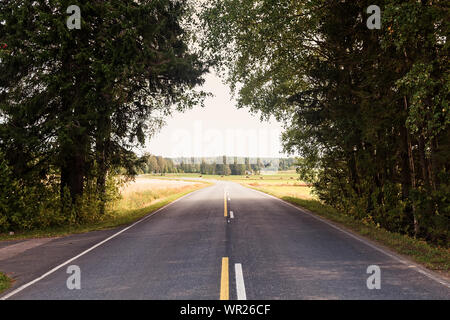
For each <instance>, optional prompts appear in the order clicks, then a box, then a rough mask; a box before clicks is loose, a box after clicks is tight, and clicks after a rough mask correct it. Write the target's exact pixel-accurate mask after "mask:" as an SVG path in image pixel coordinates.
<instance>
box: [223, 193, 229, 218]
mask: <svg viewBox="0 0 450 320" xmlns="http://www.w3.org/2000/svg"><path fill="white" fill-rule="evenodd" d="M223 215H224V217H227V216H228V211H227V194H226V193H224V194H223Z"/></svg>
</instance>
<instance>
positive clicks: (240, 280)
mask: <svg viewBox="0 0 450 320" xmlns="http://www.w3.org/2000/svg"><path fill="white" fill-rule="evenodd" d="M234 273H235V276H236V292H237V299H238V300H247V294H246V293H245V284H244V275H243V273H242V264H240V263H236V264H235V265H234Z"/></svg>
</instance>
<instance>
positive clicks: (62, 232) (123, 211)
mask: <svg viewBox="0 0 450 320" xmlns="http://www.w3.org/2000/svg"><path fill="white" fill-rule="evenodd" d="M209 185H210V183H208V182H198V184H197V185H194V186H191V187H186V188H179V189H174V190H175V193H174V192H173V191H174V190H170V189H165V190H164V191H163V192H160V194H159V195H158V196H160V197H159V198H157V199H155V194H154V193H152V192H150V191H149V192H147V191H143V192H139V193H138V194H137V196H136V194H133V195H132V196H127V197H125V198H124V199H123V200H122V201H121V202H120V203H119V204H118V205H117V208H118V209H117V210H115V212H114V213H113V214H109V215H108V216H106V217H105V219H103V220H102V221H100V222H95V223H86V224H82V225H72V226H61V227H54V228H48V229H39V230H30V231H24V232H18V233H16V234H14V235H8V234H0V241H2V240H22V239H30V238H46V237H57V236H66V235H70V234H77V233H86V232H89V231H96V230H104V229H111V228H115V227H119V226H122V225H127V224H130V223H132V222H135V221H136V220H139V219H140V218H142V217H144V216H145V215H147V214H149V213H152V212H154V211H156V210H158V209H159V208H161V207H163V206H165V205H167V204H169V203H170V202H173V201H175V200H176V199H178V198H180V197H182V196H184V195H186V194H188V193H191V192H193V191H196V190H199V189H202V188H204V187H207V186H209ZM0 281H1V280H0Z"/></svg>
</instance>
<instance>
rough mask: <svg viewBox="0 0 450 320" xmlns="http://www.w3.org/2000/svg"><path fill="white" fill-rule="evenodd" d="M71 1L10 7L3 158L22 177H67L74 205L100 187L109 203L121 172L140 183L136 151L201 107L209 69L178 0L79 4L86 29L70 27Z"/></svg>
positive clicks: (2, 78)
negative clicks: (180, 113) (164, 123)
mask: <svg viewBox="0 0 450 320" xmlns="http://www.w3.org/2000/svg"><path fill="white" fill-rule="evenodd" d="M70 4H71V2H70V1H66V0H61V1H56V2H55V1H50V0H47V1H39V2H36V1H18V0H6V1H2V2H1V3H0V21H3V22H4V23H0V34H1V35H2V41H4V42H6V43H8V48H9V50H8V52H6V51H5V52H3V51H2V52H0V55H1V56H0V59H1V62H0V68H1V71H2V72H1V74H0V112H1V114H2V115H3V116H4V118H5V119H6V121H5V122H3V123H1V124H0V126H1V127H0V149H1V150H3V151H4V153H5V157H6V159H7V160H8V163H9V164H10V165H11V166H12V168H13V170H14V172H15V174H17V175H18V176H19V177H21V178H22V179H24V181H25V180H30V179H31V180H33V179H39V178H40V179H42V178H45V177H47V176H48V174H49V173H50V172H51V170H56V172H57V173H58V174H59V176H60V187H61V194H63V193H64V190H65V189H68V190H69V192H70V194H71V198H72V201H73V202H74V203H75V202H76V200H77V199H78V198H81V197H82V196H83V193H84V189H85V187H86V186H87V185H88V184H89V183H90V182H94V183H95V184H96V186H97V187H96V188H97V189H96V192H97V193H98V194H99V197H100V199H101V200H102V203H104V202H105V184H106V179H107V176H108V174H109V173H110V172H112V170H113V169H114V168H118V167H125V168H128V173H129V174H133V169H132V168H133V159H134V158H133V155H132V152H131V149H132V147H133V146H134V145H136V144H137V143H140V144H143V143H144V141H145V137H146V135H147V134H149V133H152V132H154V131H155V130H156V129H157V128H159V126H160V125H161V119H160V118H158V117H154V116H153V115H154V114H155V113H156V112H158V113H160V114H165V115H167V114H170V112H171V110H173V106H174V105H176V106H177V108H178V109H179V110H184V109H185V108H188V107H191V106H192V105H193V104H195V103H197V102H199V101H201V99H202V97H203V93H198V94H196V93H194V92H193V91H192V90H191V89H192V88H194V87H195V86H196V85H199V84H201V83H202V82H203V80H202V78H201V77H202V75H203V74H204V73H205V72H206V70H207V68H206V66H205V64H204V63H203V62H202V60H201V59H200V57H199V55H198V54H197V53H195V52H194V51H193V50H191V49H190V48H189V47H188V43H189V41H190V40H189V34H188V32H187V31H186V30H184V29H183V27H182V26H181V21H182V19H184V17H186V15H187V14H189V13H190V11H189V10H190V9H189V7H188V3H187V2H183V1H176V0H173V1H171V0H157V1H154V0H152V1H150V0H143V1H139V2H136V1H132V0H126V1H118V0H113V1H95V2H92V1H87V0H82V1H78V6H79V7H80V8H81V12H82V25H81V26H82V28H81V30H68V28H67V27H66V26H65V18H66V17H67V15H66V12H65V11H66V8H67V7H68V6H69V5H70Z"/></svg>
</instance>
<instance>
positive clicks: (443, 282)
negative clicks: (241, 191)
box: [243, 187, 450, 288]
mask: <svg viewBox="0 0 450 320" xmlns="http://www.w3.org/2000/svg"><path fill="white" fill-rule="evenodd" d="M243 188H246V187H243ZM247 189H249V190H252V191H254V192H256V193H259V194H261V195H264V196H267V197H270V198H273V199H275V200H278V201H281V202H283V203H285V204H287V205H288V206H291V207H293V208H295V209H297V210H298V211H300V212H301V213H304V214H307V215H309V216H311V217H312V218H314V219H316V220H319V221H321V222H323V223H325V224H327V225H329V226H330V227H332V228H334V229H336V230H339V231H341V232H342V233H345V234H346V235H348V236H349V237H352V238H353V239H356V240H358V241H360V242H362V243H364V244H365V245H367V246H368V247H371V248H372V249H375V250H377V251H378V252H381V253H383V254H385V255H387V256H388V257H390V258H392V259H394V260H396V261H398V262H400V263H402V264H404V265H406V266H407V267H408V268H411V266H414V267H413V270H415V271H417V272H419V273H421V274H423V275H424V276H426V277H428V278H429V279H431V280H434V281H436V282H438V283H440V284H441V285H443V286H445V287H447V288H450V283H449V282H447V281H446V280H443V279H441V278H440V277H439V276H438V275H434V274H432V273H431V272H430V271H429V270H427V269H425V268H423V267H422V266H420V265H418V264H415V263H413V262H410V261H407V260H405V259H402V258H400V257H398V256H397V255H396V254H394V253H390V252H388V251H386V250H385V249H382V248H380V247H378V246H377V245H375V244H372V243H371V242H369V241H368V240H366V239H364V238H361V237H359V236H357V235H356V234H353V233H351V232H349V231H346V230H344V229H342V228H340V227H338V226H337V225H335V224H334V223H332V222H329V221H328V220H326V219H325V218H322V217H319V216H318V215H316V214H315V213H313V212H311V211H309V210H308V209H305V208H300V207H297V206H295V205H293V204H292V203H289V202H287V201H284V200H283V199H280V198H277V197H275V196H272V195H270V194H267V193H264V192H262V191H259V190H255V189H252V188H247Z"/></svg>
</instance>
